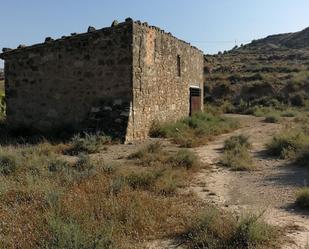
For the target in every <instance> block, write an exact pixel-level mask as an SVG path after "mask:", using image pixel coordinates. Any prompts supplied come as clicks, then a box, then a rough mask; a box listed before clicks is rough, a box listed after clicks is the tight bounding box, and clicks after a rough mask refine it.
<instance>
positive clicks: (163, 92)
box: [127, 22, 203, 140]
mask: <svg viewBox="0 0 309 249" xmlns="http://www.w3.org/2000/svg"><path fill="white" fill-rule="evenodd" d="M133 44H134V46H133V93H134V94H133V96H134V97H133V112H132V122H131V123H130V124H129V125H131V127H130V129H129V132H128V134H127V140H131V139H132V140H134V139H137V138H138V139H139V138H145V137H147V136H148V133H149V129H150V127H151V125H152V123H153V121H154V120H157V121H160V122H165V121H174V120H177V119H180V118H182V117H185V116H188V115H189V111H190V93H189V92H190V91H189V89H190V86H197V87H200V88H201V90H202V91H203V53H202V51H200V50H198V49H196V48H194V47H192V46H190V45H189V44H188V43H186V42H184V41H181V40H179V39H177V38H175V37H173V36H172V35H171V34H168V33H166V32H164V31H162V30H160V29H158V28H156V27H152V26H151V27H150V26H148V25H147V24H146V23H144V24H140V23H139V22H135V23H134V24H133ZM177 57H179V58H180V70H181V75H180V76H179V75H178V68H177ZM201 96H203V92H202V93H201ZM201 109H202V106H201Z"/></svg>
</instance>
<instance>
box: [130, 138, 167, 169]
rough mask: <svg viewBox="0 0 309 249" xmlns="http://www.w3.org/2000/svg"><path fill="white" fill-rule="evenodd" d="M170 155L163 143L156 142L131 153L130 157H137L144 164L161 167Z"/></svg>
mask: <svg viewBox="0 0 309 249" xmlns="http://www.w3.org/2000/svg"><path fill="white" fill-rule="evenodd" d="M168 157H169V156H168V153H167V152H166V151H164V150H163V148H162V145H161V143H160V142H155V143H151V144H149V145H147V146H146V147H144V148H142V149H140V150H138V151H137V152H134V153H133V154H131V155H129V156H128V159H135V160H137V161H138V162H139V164H141V165H143V166H150V167H161V166H163V164H165V163H167V160H168Z"/></svg>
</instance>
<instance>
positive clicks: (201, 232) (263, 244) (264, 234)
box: [186, 208, 279, 249]
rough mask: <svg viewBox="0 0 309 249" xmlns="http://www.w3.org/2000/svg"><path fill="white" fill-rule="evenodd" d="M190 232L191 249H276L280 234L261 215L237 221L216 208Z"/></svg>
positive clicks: (190, 229)
mask: <svg viewBox="0 0 309 249" xmlns="http://www.w3.org/2000/svg"><path fill="white" fill-rule="evenodd" d="M187 230H188V232H187V233H186V239H187V245H188V248H189V249H203V248H213V249H222V248H231V249H239V248H265V249H266V248H274V247H275V246H276V241H277V239H278V235H279V233H278V231H277V230H276V228H275V227H273V226H270V225H268V224H267V223H265V222H264V221H263V220H262V218H261V217H260V216H257V215H247V216H245V217H243V218H240V219H239V220H237V219H235V218H234V217H233V216H232V215H231V214H229V213H222V212H220V211H219V210H217V209H215V208H208V209H206V211H205V212H203V213H202V215H200V216H198V217H197V219H196V220H194V223H193V224H192V225H191V227H189V228H187Z"/></svg>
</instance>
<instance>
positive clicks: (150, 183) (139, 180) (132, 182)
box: [126, 171, 162, 190]
mask: <svg viewBox="0 0 309 249" xmlns="http://www.w3.org/2000/svg"><path fill="white" fill-rule="evenodd" d="M160 176H162V172H159V171H152V172H141V173H136V172H133V173H131V174H129V175H128V176H127V177H126V180H127V183H128V185H129V186H130V187H131V188H133V189H138V188H141V189H144V190H150V189H151V188H153V187H154V184H155V182H156V180H157V179H158V178H159V177H160Z"/></svg>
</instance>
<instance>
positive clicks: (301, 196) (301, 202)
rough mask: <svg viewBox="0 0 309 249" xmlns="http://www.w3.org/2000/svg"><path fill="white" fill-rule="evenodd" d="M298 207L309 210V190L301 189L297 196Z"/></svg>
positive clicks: (306, 188)
mask: <svg viewBox="0 0 309 249" xmlns="http://www.w3.org/2000/svg"><path fill="white" fill-rule="evenodd" d="M296 205H297V206H298V207H300V208H303V209H306V210H309V188H308V187H304V188H301V189H300V190H299V191H298V192H297V194H296Z"/></svg>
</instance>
